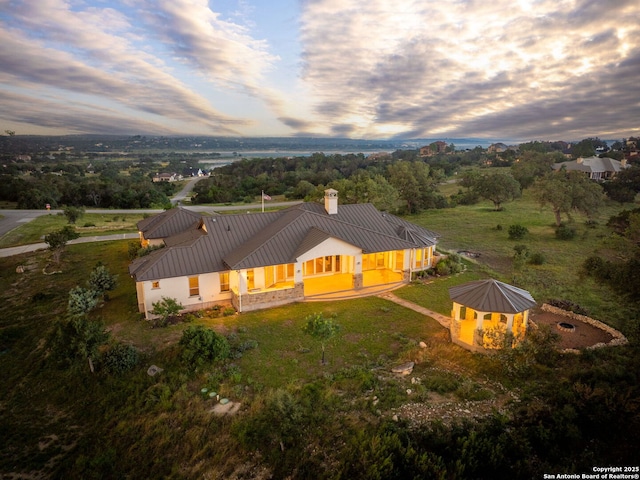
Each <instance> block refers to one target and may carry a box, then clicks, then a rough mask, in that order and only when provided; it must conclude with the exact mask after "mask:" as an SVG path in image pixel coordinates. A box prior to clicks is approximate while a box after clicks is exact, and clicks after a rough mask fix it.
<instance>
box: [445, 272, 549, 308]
mask: <svg viewBox="0 0 640 480" xmlns="http://www.w3.org/2000/svg"><path fill="white" fill-rule="evenodd" d="M449 297H450V298H451V300H452V301H454V302H456V303H459V304H461V305H465V306H467V307H470V308H473V309H474V310H478V311H481V312H497V313H519V312H524V311H525V310H528V309H530V308H532V307H534V306H535V305H536V301H535V300H534V299H533V297H532V296H531V294H530V293H529V292H528V291H526V290H523V289H521V288H518V287H514V286H513V285H508V284H506V283H503V282H499V281H498V280H494V279H488V280H478V281H475V282H469V283H465V284H463V285H458V286H456V287H452V288H450V289H449Z"/></svg>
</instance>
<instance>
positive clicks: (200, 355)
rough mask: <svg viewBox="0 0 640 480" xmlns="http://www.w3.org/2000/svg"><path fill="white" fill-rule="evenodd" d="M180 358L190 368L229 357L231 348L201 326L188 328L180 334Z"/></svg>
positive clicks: (221, 338)
mask: <svg viewBox="0 0 640 480" xmlns="http://www.w3.org/2000/svg"><path fill="white" fill-rule="evenodd" d="M179 345H180V346H181V347H182V353H181V354H180V357H181V359H182V361H184V362H185V363H186V364H187V365H189V366H190V367H191V368H193V369H196V368H197V367H199V366H200V365H203V364H205V363H210V362H213V361H215V360H223V359H225V358H228V357H229V353H230V351H231V348H230V346H229V342H228V341H227V339H226V338H225V337H223V336H222V335H218V334H217V333H216V332H214V331H213V330H211V329H210V328H205V327H203V326H202V325H197V326H190V327H187V329H186V330H185V331H184V332H183V333H182V338H181V339H180V342H179Z"/></svg>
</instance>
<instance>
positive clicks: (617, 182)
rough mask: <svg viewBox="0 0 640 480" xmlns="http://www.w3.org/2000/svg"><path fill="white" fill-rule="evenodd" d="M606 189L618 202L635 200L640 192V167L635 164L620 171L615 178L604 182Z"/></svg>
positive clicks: (609, 195) (610, 196) (611, 197)
mask: <svg viewBox="0 0 640 480" xmlns="http://www.w3.org/2000/svg"><path fill="white" fill-rule="evenodd" d="M604 191H605V192H606V194H607V196H608V197H609V198H610V199H611V200H614V201H616V202H619V203H627V202H629V203H630V202H633V200H634V199H635V198H636V195H637V194H638V193H640V167H638V166H637V165H633V166H631V167H630V168H626V169H624V170H622V171H621V172H618V174H617V175H616V176H615V178H614V179H613V180H611V181H609V182H606V183H605V184H604Z"/></svg>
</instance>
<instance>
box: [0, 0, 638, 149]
mask: <svg viewBox="0 0 640 480" xmlns="http://www.w3.org/2000/svg"><path fill="white" fill-rule="evenodd" d="M0 22H1V24H0V131H3V130H5V129H10V130H15V131H16V133H17V134H75V133H118V134H129V135H136V134H145V135H149V134H151V135H181V134H198V135H241V136H294V135H298V136H311V135H327V136H340V137H351V138H456V137H483V138H495V139H511V140H519V141H527V140H534V139H539V140H580V139H582V138H586V137H590V136H596V135H597V136H600V138H605V139H612V138H622V137H628V136H632V135H633V136H639V135H640V4H639V3H638V0H539V1H538V0H471V1H465V0H420V1H413V0H369V1H366V2H365V1H362V0H360V1H357V0H221V1H207V0H122V1H100V0H93V1H83V0H70V1H64V0H16V1H12V0H0Z"/></svg>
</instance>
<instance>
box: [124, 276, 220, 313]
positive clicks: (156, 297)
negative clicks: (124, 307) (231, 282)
mask: <svg viewBox="0 0 640 480" xmlns="http://www.w3.org/2000/svg"><path fill="white" fill-rule="evenodd" d="M194 276H197V277H198V283H199V290H200V294H199V295H194V296H190V295H189V277H173V278H163V279H162V280H159V284H160V286H159V288H153V282H152V281H146V282H138V284H137V285H136V289H137V291H138V301H139V302H140V300H141V297H140V293H142V298H143V299H144V300H143V302H140V303H144V305H143V306H142V307H141V308H143V309H144V313H145V316H146V317H148V316H149V314H148V312H149V310H152V309H153V304H154V303H155V302H158V301H160V300H162V297H168V298H175V299H176V301H177V302H178V303H181V304H182V305H183V306H184V307H185V310H197V309H198V308H202V307H203V306H206V304H210V303H215V302H226V301H229V300H230V299H231V292H220V275H219V274H218V272H214V273H206V274H201V275H194Z"/></svg>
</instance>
